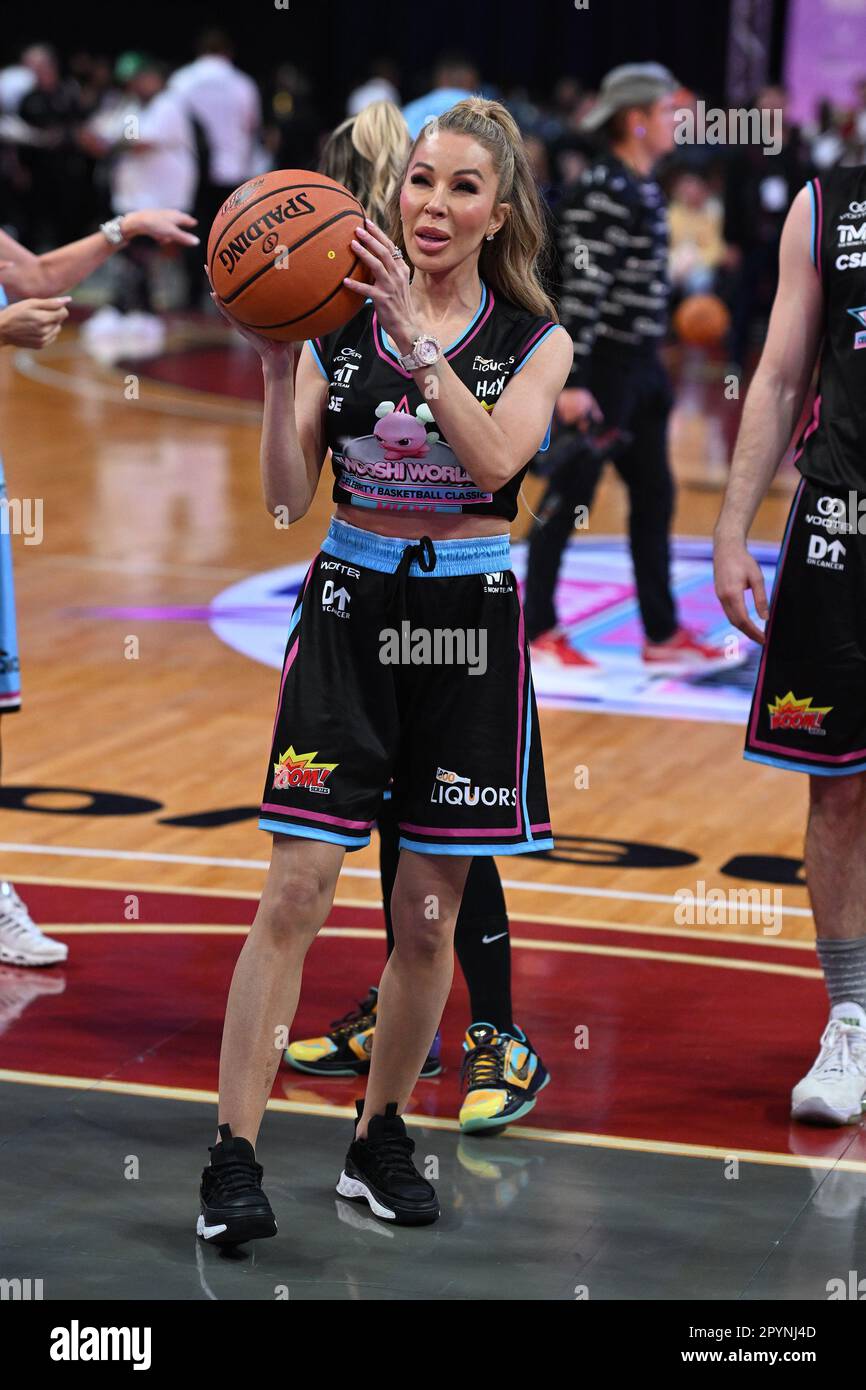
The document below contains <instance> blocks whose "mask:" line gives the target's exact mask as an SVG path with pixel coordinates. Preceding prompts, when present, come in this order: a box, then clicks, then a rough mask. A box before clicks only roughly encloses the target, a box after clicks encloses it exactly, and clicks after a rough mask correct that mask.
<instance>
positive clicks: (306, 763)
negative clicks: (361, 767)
mask: <svg viewBox="0 0 866 1390" xmlns="http://www.w3.org/2000/svg"><path fill="white" fill-rule="evenodd" d="M317 757H318V754H317V753H296V752H295V750H294V748H293V747H292V745H291V744H289V746H288V748H287V749H286V751H285V753H283V754H282V755H281V757H280V761H279V762H278V763H274V787H275V788H277V789H279V788H285V787H306V789H307V791H311V792H320V793H321V794H322V795H323V796H330V794H331V788H330V787H326V786H325V783H326V782H327V780H328V778H329V777H330V775H331V773H332V772H333V771H334V768H335V767H339V763H317V762H314V761H313V759H314V758H317Z"/></svg>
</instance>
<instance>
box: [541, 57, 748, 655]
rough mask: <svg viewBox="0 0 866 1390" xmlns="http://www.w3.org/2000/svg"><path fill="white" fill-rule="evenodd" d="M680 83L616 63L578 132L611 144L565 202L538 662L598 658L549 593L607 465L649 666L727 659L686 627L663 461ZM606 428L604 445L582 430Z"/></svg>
mask: <svg viewBox="0 0 866 1390" xmlns="http://www.w3.org/2000/svg"><path fill="white" fill-rule="evenodd" d="M676 87H677V82H676V79H675V78H674V77H673V75H672V74H671V73H670V72H668V70H667V68H664V67H661V66H660V65H659V64H658V63H636V64H631V65H629V66H626V67H620V68H614V70H613V71H612V72H610V73H608V75H607V77H606V78H605V79H604V82H603V83H602V88H601V96H600V98H599V100H598V102H597V103H596V104H595V106H594V107H593V108H592V109H591V111H590V112H589V113H588V115H587V116H586V118H585V119H584V122H583V128H584V129H589V130H597V131H600V132H601V133H602V134H603V136H604V137H605V140H606V144H607V146H608V149H607V152H606V153H605V154H603V155H602V156H601V157H600V158H598V159H596V160H595V162H594V163H593V164H591V165H590V167H589V168H588V169H587V170H586V171H585V172H584V174H583V175H582V177H581V179H580V181H579V182H578V184H577V185H576V186H575V187H574V188H573V189H572V190H571V191H570V192H569V193H567V194H566V195H565V197H564V198H563V200H562V202H561V203H559V204H558V206H557V209H556V212H557V226H556V241H557V246H556V250H557V253H558V257H557V258H558V263H559V264H558V273H557V279H558V281H559V286H558V295H557V298H558V307H559V314H560V321H561V322H562V325H563V327H564V328H566V329H567V330H568V332H569V333H570V334H571V337H572V340H573V342H574V365H573V367H572V370H571V374H570V376H569V379H568V381H567V383H566V389H565V390H564V391H563V393H562V395H561V396H560V398H559V402H558V405H557V418H558V422H559V425H560V427H561V432H560V435H559V438H558V439H557V441H556V443H555V445H554V449H553V450H552V451H551V452H552V454H553V458H552V459H551V464H552V465H553V464H554V459H555V466H553V467H552V468H551V467H549V468H548V469H547V470H546V471H548V472H549V474H550V485H549V487H548V491H547V493H546V495H545V498H544V501H543V503H542V506H541V511H540V515H539V519H538V521H537V523H536V525H535V527H534V529H533V532H532V535H531V537H530V543H529V558H528V570H527V579H526V605H525V606H526V628H527V635H528V636H529V639H530V641H532V642H533V653H534V654H538V655H543V654H545V655H550V656H552V657H554V658H555V659H558V660H559V661H561V662H564V663H566V664H568V665H572V666H581V667H583V668H584V669H591V668H592V667H593V666H594V665H595V663H594V662H592V661H591V660H589V658H587V657H586V656H584V655H582V654H581V653H579V652H576V651H575V650H574V648H573V647H571V645H570V644H569V642H568V641H567V639H566V637H565V634H564V633H562V632H560V631H559V630H558V629H557V627H556V609H555V606H554V590H555V587H556V579H557V575H558V573H559V566H560V562H561V560H562V552H563V550H564V548H565V546H566V544H567V542H568V539H569V537H570V536H572V535H574V533H575V515H576V508H578V507H583V508H586V513H587V514H588V511H589V507H590V505H591V503H592V498H593V494H594V492H595V488H596V484H597V483H598V479H599V476H600V474H601V470H602V467H603V465H604V462H605V459H606V458H607V457H611V458H612V459H613V461H614V463H615V465H616V467H617V469H618V471H619V473H620V476H621V477H622V479H623V482H624V483H625V485H626V487H627V488H628V492H629V508H630V517H629V539H630V543H631V553H632V561H633V564H634V573H635V583H636V587H637V597H638V603H639V606H640V613H641V619H642V622H643V627H644V632H645V634H646V640H645V643H644V649H643V659H644V662H645V663H646V664H647V666H648V668H651V669H655V670H663V671H667V670H675V671H677V670H680V669H683V668H689V669H691V668H693V667H698V668H706V667H708V666H710V665H715V664H716V663H718V662H719V659H720V657H721V653H720V652H719V651H718V650H716V649H715V648H712V647H708V646H706V645H705V644H703V643H701V642H699V641H697V639H696V638H695V637H694V635H693V634H692V633H690V632H689V631H688V630H687V629H685V628H683V627H682V626H681V625H680V623H679V620H678V617H677V611H676V605H675V603H674V598H673V594H672V593H671V586H670V555H669V543H668V532H669V528H670V523H671V516H672V514H673V501H674V486H673V479H672V477H671V471H670V467H669V464H668V450H667V426H668V416H669V414H670V409H671V404H672V400H671V389H670V384H669V381H668V377H667V373H666V371H665V368H664V366H663V364H662V361H661V359H660V357H659V346H660V344H661V341H662V339H663V338H664V335H665V333H666V331H667V323H668V299H669V283H668V271H667V262H668V226H667V215H666V209H665V202H664V195H663V193H662V190H661V188H660V187H659V185H658V184H657V183H656V181H655V179H654V178H653V177H652V170H653V168H654V166H655V164H656V163H657V162H658V160H659V159H660V158H661V157H662V156H663V155H665V154H667V153H669V152H670V151H671V150H672V149H673V145H674V114H675V106H674V96H673V93H674V91H675V89H676ZM602 421H603V425H602V428H601V436H602V440H606V441H607V444H606V445H605V446H604V447H598V448H592V447H590V446H589V442H588V437H587V436H586V435H585V431H586V430H587V429H588V428H589V427H592V426H594V425H595V424H596V423H600V422H602Z"/></svg>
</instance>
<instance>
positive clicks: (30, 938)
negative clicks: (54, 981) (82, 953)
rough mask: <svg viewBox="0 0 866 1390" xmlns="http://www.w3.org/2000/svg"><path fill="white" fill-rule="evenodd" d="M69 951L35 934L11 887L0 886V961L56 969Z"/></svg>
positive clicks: (30, 919) (37, 930) (38, 931)
mask: <svg viewBox="0 0 866 1390" xmlns="http://www.w3.org/2000/svg"><path fill="white" fill-rule="evenodd" d="M68 955H69V948H68V947H67V946H66V945H65V944H64V943H63V942H62V941H52V939H51V937H50V936H45V934H44V933H43V932H41V931H40V930H39V928H38V927H37V925H36V923H35V922H34V921H33V918H32V917H31V916H30V913H29V912H28V911H27V908H26V907H25V906H24V904H23V902H22V901H21V899H20V898H19V896H18V894H17V893H16V892H15V889H14V888H13V887H12V884H11V883H0V961H5V962H6V964H7V965H57V964H58V963H59V962H60V961H62V960H66V957H67V956H68Z"/></svg>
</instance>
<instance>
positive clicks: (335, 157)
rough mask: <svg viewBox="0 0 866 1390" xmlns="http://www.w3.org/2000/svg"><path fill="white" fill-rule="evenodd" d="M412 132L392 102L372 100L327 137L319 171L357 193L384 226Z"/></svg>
mask: <svg viewBox="0 0 866 1390" xmlns="http://www.w3.org/2000/svg"><path fill="white" fill-rule="evenodd" d="M409 144H410V139H409V130H408V127H407V125H406V122H405V121H404V119H403V115H402V112H401V111H400V109H399V107H397V106H395V105H394V103H393V102H392V101H373V102H371V103H370V105H369V106H365V107H363V109H362V110H361V111H359V112H358V114H357V116H350V117H349V119H348V120H346V121H343V123H342V125H338V126H337V128H336V130H334V131H333V132H332V133H331V135H330V136H329V137H328V140H327V142H326V144H325V147H324V149H323V150H322V157H321V159H320V161H319V169H320V170H321V172H322V173H323V174H327V175H328V177H329V178H332V179H336V180H337V182H338V183H342V184H345V186H346V188H348V189H349V190H350V192H352V193H354V195H355V197H356V198H357V199H358V201H359V203H361V204H363V207H364V209H365V211H366V213H367V216H368V217H369V218H370V220H371V221H373V222H375V223H376V224H377V225H378V226H381V225H382V224H383V223H384V221H385V218H386V217H387V215H388V213H387V209H388V205H389V203H390V200H391V195H392V193H393V191H394V189H395V187H397V188H399V184H400V176H401V174H402V172H403V167H404V165H405V163H406V154H407V151H408V149H409Z"/></svg>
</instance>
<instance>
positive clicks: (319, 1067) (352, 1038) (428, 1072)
mask: <svg viewBox="0 0 866 1390" xmlns="http://www.w3.org/2000/svg"><path fill="white" fill-rule="evenodd" d="M378 1002H379V991H378V989H377V988H376V986H375V985H373V986H372V987H371V989H370V991H369V993H368V994H367V997H366V999H362V1000H361V1001H360V1002H359V1004H358V1006H357V1008H355V1009H350V1010H349V1012H348V1013H347V1014H344V1015H343V1017H342V1018H338V1019H335V1020H334V1022H333V1023H332V1024H331V1028H330V1032H328V1033H326V1034H325V1035H324V1037H321V1038H302V1039H299V1040H298V1041H297V1042H292V1043H289V1045H288V1047H287V1048H286V1050H285V1052H284V1054H283V1056H284V1058H285V1060H286V1061H287V1062H288V1064H289V1066H290V1067H294V1068H295V1070H296V1071H304V1072H309V1073H310V1074H311V1075H312V1076H366V1075H367V1073H368V1072H369V1070H370V1053H371V1052H372V1050H373V1034H374V1033H375V1031H376V1009H377V1007H378ZM440 1048H441V1039H440V1036H439V1034H438V1033H437V1034H436V1037H435V1038H434V1039H433V1046H432V1047H431V1049H430V1055H429V1057H428V1058H427V1060H426V1062H425V1063H424V1065H423V1067H422V1068H421V1075H422V1076H423V1077H429V1076H438V1075H439V1073H440V1072H441V1070H442V1063H441V1061H440V1057H439V1053H440Z"/></svg>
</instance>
